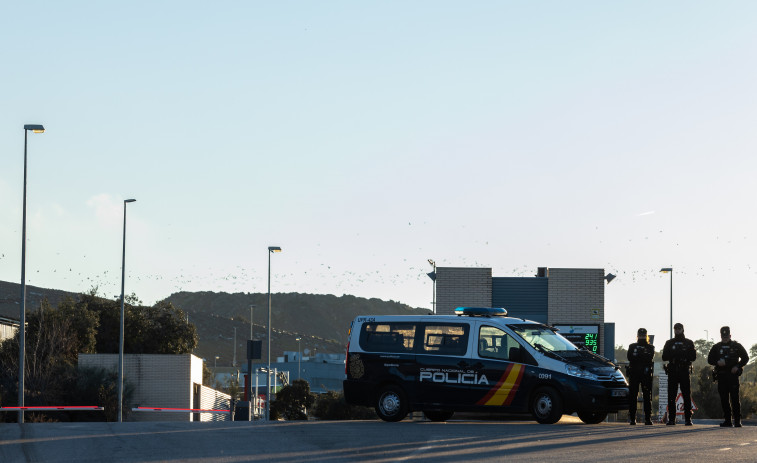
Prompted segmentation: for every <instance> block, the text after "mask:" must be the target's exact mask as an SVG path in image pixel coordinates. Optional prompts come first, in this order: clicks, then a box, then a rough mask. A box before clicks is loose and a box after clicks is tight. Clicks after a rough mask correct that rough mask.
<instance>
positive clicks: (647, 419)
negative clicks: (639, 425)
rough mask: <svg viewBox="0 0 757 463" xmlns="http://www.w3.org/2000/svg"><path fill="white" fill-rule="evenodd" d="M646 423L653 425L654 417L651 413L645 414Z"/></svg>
mask: <svg viewBox="0 0 757 463" xmlns="http://www.w3.org/2000/svg"><path fill="white" fill-rule="evenodd" d="M644 424H646V425H647V426H652V417H651V416H650V415H644Z"/></svg>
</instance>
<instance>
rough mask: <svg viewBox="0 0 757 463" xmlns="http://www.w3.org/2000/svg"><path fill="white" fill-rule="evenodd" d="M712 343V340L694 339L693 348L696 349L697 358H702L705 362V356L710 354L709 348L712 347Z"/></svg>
mask: <svg viewBox="0 0 757 463" xmlns="http://www.w3.org/2000/svg"><path fill="white" fill-rule="evenodd" d="M714 345H715V343H714V342H712V341H709V340H707V339H697V340H696V341H694V349H696V351H697V358H698V359H704V362H705V363H707V356H708V355H709V354H710V349H712V346H714Z"/></svg>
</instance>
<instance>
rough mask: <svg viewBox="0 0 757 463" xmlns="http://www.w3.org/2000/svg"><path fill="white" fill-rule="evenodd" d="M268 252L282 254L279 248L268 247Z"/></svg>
mask: <svg viewBox="0 0 757 463" xmlns="http://www.w3.org/2000/svg"><path fill="white" fill-rule="evenodd" d="M268 252H281V248H280V247H278V246H268Z"/></svg>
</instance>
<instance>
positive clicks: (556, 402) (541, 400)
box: [531, 387, 562, 424]
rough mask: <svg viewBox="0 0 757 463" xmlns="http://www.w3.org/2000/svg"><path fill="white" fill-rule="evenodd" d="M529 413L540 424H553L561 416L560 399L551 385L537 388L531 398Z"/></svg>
mask: <svg viewBox="0 0 757 463" xmlns="http://www.w3.org/2000/svg"><path fill="white" fill-rule="evenodd" d="M531 414H532V415H533V416H534V418H535V419H536V421H538V422H539V423H541V424H553V423H557V422H558V421H560V417H562V399H561V398H560V394H558V393H557V391H555V390H554V389H552V388H551V387H543V388H541V389H538V390H537V391H536V392H535V393H534V396H533V398H532V400H531Z"/></svg>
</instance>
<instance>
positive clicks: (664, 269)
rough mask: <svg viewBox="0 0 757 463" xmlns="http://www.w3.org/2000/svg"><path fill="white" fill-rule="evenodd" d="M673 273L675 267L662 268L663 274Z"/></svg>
mask: <svg viewBox="0 0 757 463" xmlns="http://www.w3.org/2000/svg"><path fill="white" fill-rule="evenodd" d="M672 271H673V267H665V268H661V269H660V272H661V273H668V272H672Z"/></svg>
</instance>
